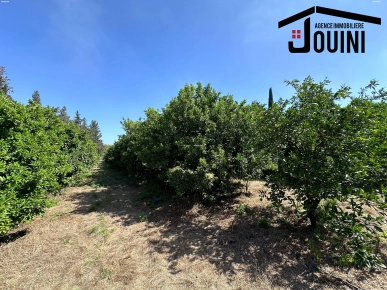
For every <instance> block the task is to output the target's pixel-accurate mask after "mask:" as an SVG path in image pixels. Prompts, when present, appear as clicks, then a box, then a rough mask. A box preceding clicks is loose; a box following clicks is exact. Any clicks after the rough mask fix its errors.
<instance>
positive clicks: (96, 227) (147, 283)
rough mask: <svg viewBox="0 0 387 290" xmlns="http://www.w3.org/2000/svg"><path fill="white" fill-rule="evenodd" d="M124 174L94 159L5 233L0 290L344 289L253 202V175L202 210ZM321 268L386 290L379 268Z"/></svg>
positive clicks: (301, 229)
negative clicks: (147, 194) (82, 174)
mask: <svg viewBox="0 0 387 290" xmlns="http://www.w3.org/2000/svg"><path fill="white" fill-rule="evenodd" d="M125 180H126V179H125V176H124V175H122V174H121V173H118V172H115V171H113V170H109V169H106V168H104V167H103V166H102V167H101V168H99V169H96V170H95V171H94V172H93V174H92V175H91V176H90V178H89V179H88V180H87V181H86V182H85V185H84V186H82V187H73V188H68V189H66V191H65V192H64V193H63V195H62V196H61V197H60V198H59V201H58V204H57V205H56V206H54V207H52V208H50V209H48V210H47V212H46V214H45V215H44V216H42V217H38V218H36V219H35V220H34V221H33V222H31V223H26V224H23V225H22V226H21V227H19V229H16V230H15V231H14V232H13V233H11V235H10V236H9V239H8V240H7V241H2V243H3V244H1V246H0V261H1V264H0V289H73V290H75V289H222V290H223V289H351V288H350V287H349V286H348V285H346V284H345V283H344V282H342V281H341V280H338V279H335V278H333V277H330V276H329V275H327V274H324V273H321V272H319V271H318V270H317V269H316V268H315V265H316V264H317V263H316V260H315V258H314V256H313V255H312V254H311V251H310V249H309V247H308V240H309V239H310V237H311V232H310V230H309V229H308V227H306V225H302V224H301V225H299V226H297V227H295V226H292V224H293V223H289V219H290V217H291V215H287V214H286V213H283V214H282V215H278V214H275V212H274V210H272V209H271V208H270V205H269V204H268V203H265V202H262V201H260V199H259V190H264V187H263V185H262V183H260V182H253V183H252V184H251V185H250V188H249V191H250V193H251V194H249V196H246V195H243V194H242V195H240V196H239V197H237V198H235V199H229V200H224V201H223V202H222V204H220V205H217V206H214V207H211V208H210V207H205V206H203V205H199V204H197V203H194V202H190V201H186V202H184V203H182V202H181V203H176V204H171V203H169V202H167V201H158V200H156V199H154V198H143V197H144V194H142V191H143V188H142V187H136V186H129V185H127V184H126V182H125ZM246 205H247V206H246ZM0 243H1V241H0ZM386 252H387V251H386V249H383V253H384V255H386ZM322 268H323V269H324V270H326V271H327V272H329V273H332V274H334V275H335V276H338V277H340V278H341V279H345V280H348V281H350V282H351V283H352V284H354V285H356V286H357V287H359V289H387V274H386V272H376V271H374V272H369V271H360V270H355V269H349V268H341V267H334V266H333V265H332V263H329V262H328V261H326V263H323V264H322ZM353 289H356V288H353Z"/></svg>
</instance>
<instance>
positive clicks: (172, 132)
mask: <svg viewBox="0 0 387 290" xmlns="http://www.w3.org/2000/svg"><path fill="white" fill-rule="evenodd" d="M263 112H264V106H262V105H259V104H252V105H251V106H248V105H246V103H245V102H241V103H240V104H238V103H237V102H236V101H235V100H233V98H232V96H231V95H226V96H221V93H220V92H216V91H215V90H214V89H213V88H212V87H211V86H210V85H207V86H205V87H203V86H202V85H201V84H200V83H198V84H197V86H196V87H195V86H193V85H186V86H185V87H184V88H182V89H181V90H180V91H179V93H178V95H177V96H176V97H175V98H173V99H172V100H171V102H170V103H169V104H167V105H166V106H165V108H163V109H162V110H155V109H153V108H149V109H148V110H146V111H145V114H146V119H145V120H139V121H136V122H134V121H131V120H124V121H123V122H122V124H123V126H124V129H125V131H126V134H125V135H124V136H121V137H120V138H119V140H118V141H117V142H116V143H115V144H114V145H113V146H112V147H111V148H110V149H109V151H108V152H107V154H106V155H105V160H106V161H108V162H109V163H110V164H114V165H115V166H118V167H121V168H125V169H126V170H127V171H128V173H129V174H130V175H131V176H132V177H133V178H134V179H136V180H141V181H158V182H159V184H164V185H168V186H170V187H172V188H173V189H174V191H175V193H176V194H177V195H179V196H183V195H185V194H190V193H198V194H201V195H202V196H203V197H204V198H205V199H206V200H214V199H215V198H216V194H217V193H219V192H222V191H232V190H233V189H234V188H235V186H238V185H237V184H235V182H234V180H235V179H240V180H244V181H246V183H247V182H248V180H252V179H254V178H257V177H258V176H259V175H260V170H261V168H262V167H264V166H265V161H266V160H267V158H266V156H267V154H263V148H259V147H258V146H256V144H255V141H254V140H255V139H254V138H253V137H254V135H255V134H256V132H255V130H257V128H259V127H260V126H262V122H261V119H262V116H261V114H262V113H263Z"/></svg>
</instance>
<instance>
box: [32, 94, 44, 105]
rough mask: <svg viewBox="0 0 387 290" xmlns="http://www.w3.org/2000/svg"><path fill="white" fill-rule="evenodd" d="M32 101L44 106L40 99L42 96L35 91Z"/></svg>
mask: <svg viewBox="0 0 387 290" xmlns="http://www.w3.org/2000/svg"><path fill="white" fill-rule="evenodd" d="M32 100H33V101H34V102H35V103H37V104H38V105H42V101H41V99H40V94H39V91H34V93H33V94H32Z"/></svg>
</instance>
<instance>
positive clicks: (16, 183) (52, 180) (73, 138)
mask: <svg viewBox="0 0 387 290" xmlns="http://www.w3.org/2000/svg"><path fill="white" fill-rule="evenodd" d="M0 88H1V90H0V235H2V234H5V233H6V232H8V231H9V230H10V229H12V228H14V227H16V226H17V225H18V224H19V223H21V222H23V221H26V220H30V219H32V218H33V216H35V215H37V214H40V213H42V212H43V211H44V209H45V207H46V206H48V205H49V199H48V198H47V197H48V195H49V193H51V192H57V191H58V190H59V189H60V188H61V187H63V186H69V185H72V184H76V183H77V182H79V181H80V180H81V179H82V176H83V175H84V174H85V173H86V172H88V171H89V170H90V169H91V168H92V167H93V166H94V165H95V164H96V162H97V161H98V150H97V145H96V142H95V140H93V139H92V138H91V134H90V133H89V132H88V131H86V130H83V129H82V128H81V127H80V126H79V125H77V124H76V123H75V122H73V121H69V122H63V120H61V119H60V118H59V117H58V109H57V108H53V107H49V106H46V107H43V106H42V105H41V100H40V95H39V92H38V91H35V92H34V95H33V99H32V100H29V102H28V104H27V105H24V104H21V103H18V102H16V101H14V100H13V99H12V97H11V96H10V92H11V90H12V89H11V87H10V85H9V78H8V77H6V75H5V70H4V68H2V69H1V71H0ZM98 137H99V138H100V135H98Z"/></svg>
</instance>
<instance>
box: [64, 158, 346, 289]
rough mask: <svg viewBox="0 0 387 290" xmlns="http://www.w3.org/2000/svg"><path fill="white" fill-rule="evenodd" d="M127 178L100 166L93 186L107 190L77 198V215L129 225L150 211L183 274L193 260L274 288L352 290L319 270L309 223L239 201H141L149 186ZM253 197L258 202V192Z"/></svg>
mask: <svg viewBox="0 0 387 290" xmlns="http://www.w3.org/2000/svg"><path fill="white" fill-rule="evenodd" d="M125 178H126V177H125V174H122V173H121V172H118V171H115V170H112V169H109V168H107V167H105V166H101V167H100V169H98V170H96V171H94V173H93V175H92V176H91V178H90V180H89V181H88V184H89V185H93V184H97V185H103V186H104V187H101V188H100V187H96V188H95V192H85V193H78V194H75V195H72V196H71V197H70V198H71V199H72V200H73V201H74V202H75V204H76V208H75V209H74V213H79V214H88V213H90V212H92V211H99V212H103V213H106V214H108V215H110V216H112V217H114V218H115V219H116V220H117V222H119V223H120V224H122V225H124V226H130V225H132V224H135V223H138V222H139V215H140V214H141V213H145V214H146V218H147V223H148V227H149V229H150V230H151V229H157V230H158V231H159V232H160V234H161V238H160V239H158V240H154V241H151V242H150V244H151V245H152V248H153V249H154V251H156V252H158V253H162V254H164V255H166V256H167V259H168V261H169V271H170V273H172V274H177V273H179V271H181V270H179V265H178V264H179V259H181V258H188V259H189V260H190V261H192V262H193V261H194V260H206V261H208V262H210V263H211V264H212V265H214V266H215V267H216V269H217V271H218V272H219V273H223V274H225V275H227V276H229V277H230V279H232V276H233V275H234V274H235V273H236V272H240V271H244V272H245V273H247V274H248V275H249V276H250V277H251V278H252V279H256V278H257V277H258V276H259V275H260V273H262V272H265V273H267V274H268V275H270V277H271V281H272V283H273V285H274V286H281V287H284V288H287V289H321V287H322V286H323V285H325V286H329V285H335V287H336V289H348V288H345V287H346V286H344V284H343V283H342V282H339V281H334V280H332V279H328V278H327V277H326V276H324V275H321V274H320V273H319V272H318V271H317V269H316V267H315V266H316V265H317V262H316V259H315V258H314V256H313V254H312V253H311V251H310V248H309V246H308V241H309V240H310V239H311V237H312V234H313V233H312V231H311V229H310V228H309V227H308V226H307V225H305V224H301V225H299V226H297V227H294V226H292V225H291V223H289V222H287V221H286V220H282V221H279V220H278V219H277V215H276V214H275V212H274V210H272V209H271V208H267V207H261V206H254V207H251V208H249V210H248V212H247V213H243V214H241V215H239V214H237V207H238V204H239V203H238V201H237V200H236V199H235V198H230V199H223V200H222V201H221V202H220V203H219V204H216V205H214V206H211V207H208V206H203V205H198V204H197V203H195V202H194V201H192V200H188V199H186V200H183V201H180V202H175V203H171V202H168V201H157V199H155V198H154V197H153V198H145V199H142V198H141V197H142V195H141V192H142V191H143V189H144V187H142V186H133V185H128V184H127V183H126V181H125V180H126V179H125ZM251 198H258V193H257V194H255V195H254V194H252V196H251ZM264 221H266V222H264ZM337 287H340V288H337Z"/></svg>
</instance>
